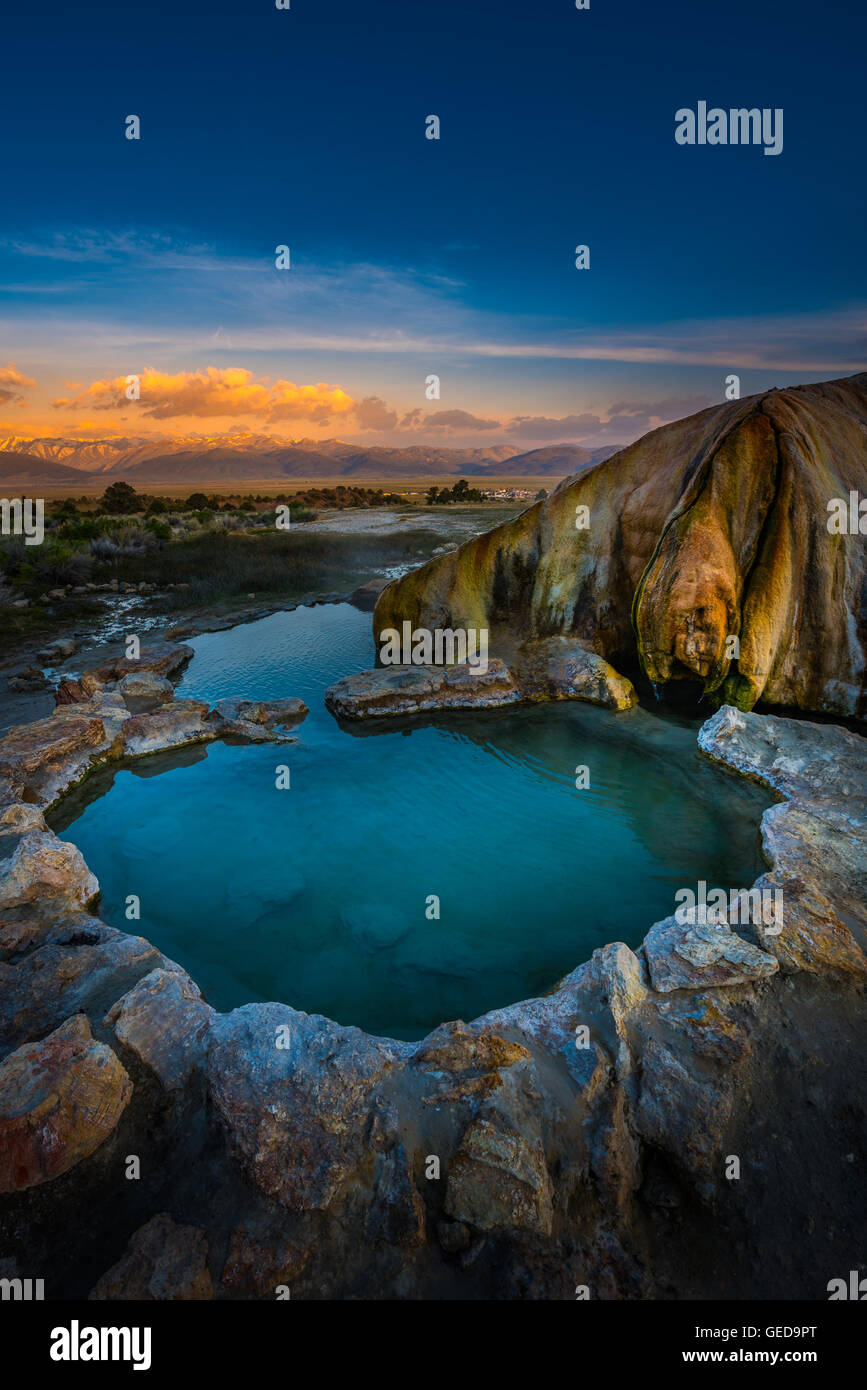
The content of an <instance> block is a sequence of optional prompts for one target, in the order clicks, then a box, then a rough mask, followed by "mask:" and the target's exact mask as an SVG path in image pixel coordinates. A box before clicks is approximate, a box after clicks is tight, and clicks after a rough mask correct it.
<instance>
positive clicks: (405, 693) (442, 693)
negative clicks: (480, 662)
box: [325, 659, 521, 719]
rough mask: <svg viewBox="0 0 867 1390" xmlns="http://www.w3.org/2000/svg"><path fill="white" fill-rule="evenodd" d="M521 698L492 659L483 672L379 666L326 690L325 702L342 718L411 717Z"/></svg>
mask: <svg viewBox="0 0 867 1390" xmlns="http://www.w3.org/2000/svg"><path fill="white" fill-rule="evenodd" d="M520 699H521V692H520V690H519V689H518V686H517V684H516V683H515V680H514V679H513V677H512V675H511V672H510V671H509V670H508V668H507V667H506V666H505V665H504V663H503V662H502V661H499V660H497V659H492V660H490V661H489V662H488V667H487V670H486V671H485V672H482V671H480V670H479V669H478V667H475V666H470V665H469V663H468V662H464V663H463V664H460V665H457V666H384V667H382V668H381V669H378V670H375V671H361V672H360V673H359V674H358V675H356V676H344V677H343V679H342V680H339V681H338V682H337V683H336V685H332V686H331V687H330V688H329V689H328V690H326V692H325V703H326V705H327V707H328V709H330V710H331V713H332V714H335V715H337V716H338V717H339V718H342V719H363V718H366V717H369V716H371V715H389V714H413V713H418V712H419V711H421V710H430V709H495V708H497V707H498V706H500V705H511V704H514V703H515V702H516V701H517V700H520Z"/></svg>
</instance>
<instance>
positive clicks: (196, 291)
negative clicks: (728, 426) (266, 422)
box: [0, 0, 867, 442]
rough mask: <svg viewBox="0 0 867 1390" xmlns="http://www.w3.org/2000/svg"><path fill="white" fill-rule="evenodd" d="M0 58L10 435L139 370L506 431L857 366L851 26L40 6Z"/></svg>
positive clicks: (797, 8) (600, 8) (613, 5)
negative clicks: (736, 144) (686, 136)
mask: <svg viewBox="0 0 867 1390" xmlns="http://www.w3.org/2000/svg"><path fill="white" fill-rule="evenodd" d="M4 40H5V42H4V50H5V54H6V62H5V64H4V81H3V85H2V89H0V168H2V173H3V188H4V191H5V194H6V197H5V198H4V202H3V207H2V210H0V283H2V289H0V293H2V307H0V335H2V336H0V367H2V365H3V363H4V362H5V361H6V360H7V359H10V360H12V361H14V362H15V363H16V364H17V369H18V371H19V372H20V373H23V374H26V375H28V376H29V377H30V379H32V380H35V381H36V383H37V385H36V387H33V388H26V389H25V391H24V397H23V401H21V402H19V403H16V402H14V401H13V402H11V403H10V404H9V405H7V404H5V403H3V402H2V397H0V418H2V422H3V423H4V424H5V425H7V426H8V427H14V429H15V430H16V431H18V430H19V414H20V420H21V422H26V421H28V420H30V419H31V416H32V415H33V411H34V410H36V407H37V405H39V406H41V405H42V403H43V396H42V395H41V394H40V393H41V392H42V391H43V386H44V387H45V389H46V390H47V395H45V396H44V401H45V402H47V401H48V400H49V399H51V398H52V395H56V394H57V391H56V390H54V389H53V388H54V387H55V386H59V387H60V389H61V392H62V393H63V394H64V398H65V399H68V400H72V399H73V398H74V392H73V393H70V392H68V391H67V392H63V386H62V383H63V380H66V379H74V380H75V381H76V382H77V383H85V384H86V383H88V382H90V381H91V379H98V378H106V379H109V378H111V377H113V376H114V375H115V374H125V373H126V372H127V371H135V370H137V369H138V370H141V369H143V368H144V367H146V366H150V367H153V368H155V369H156V370H157V371H161V372H167V373H169V372H175V373H176V372H181V371H190V372H194V371H202V370H204V369H205V368H206V367H207V366H208V365H213V366H215V367H217V368H224V367H226V366H239V367H244V368H247V369H249V370H250V371H251V372H252V373H253V377H254V378H255V380H257V381H258V380H260V379H262V378H264V377H266V376H267V377H269V378H270V379H271V380H274V379H276V378H278V377H280V378H284V379H291V381H293V382H296V383H308V382H325V383H331V384H335V385H339V386H340V387H341V389H342V390H343V391H345V392H347V393H350V394H351V395H352V396H353V398H355V399H359V398H361V397H364V396H366V395H371V394H372V395H376V396H379V397H382V398H384V399H385V400H386V402H387V404H388V406H389V407H391V406H395V407H396V408H397V410H398V412H399V414H403V412H405V411H406V410H409V409H412V408H414V407H416V406H419V407H421V408H422V409H426V410H431V409H432V408H433V407H432V406H431V405H430V404H428V403H427V402H426V401H425V400H424V396H423V392H422V394H421V399H419V400H416V399H415V395H417V394H418V392H417V391H416V387H415V384H414V383H416V382H418V381H419V380H421V382H422V383H423V379H424V376H425V375H426V374H427V372H428V371H430V372H436V371H438V370H439V371H441V373H442V375H443V381H444V391H443V400H442V401H441V402H440V407H441V408H445V406H446V405H447V404H448V405H449V406H451V407H455V406H458V405H459V406H460V407H461V408H463V409H465V410H467V411H469V412H473V413H475V415H476V416H477V417H479V416H481V417H486V418H490V419H496V420H498V421H503V420H506V419H507V418H509V417H510V416H511V415H513V414H514V415H517V414H521V415H536V414H537V413H538V414H540V415H543V416H545V417H546V418H551V417H553V418H556V417H557V416H558V414H559V415H560V416H564V417H566V416H568V415H569V414H570V412H571V413H577V414H581V413H582V412H587V411H590V412H595V413H596V414H597V415H601V416H602V417H604V416H605V414H606V411H607V410H608V409H609V408H610V405H611V404H612V403H615V402H616V401H618V399H619V400H620V401H621V402H622V401H626V402H629V403H630V405H634V404H636V403H640V402H645V403H652V402H653V401H658V402H665V401H666V400H669V399H671V400H674V399H677V400H681V399H682V400H684V401H688V400H693V399H695V400H698V399H699V398H707V399H717V398H719V397H720V396H721V394H722V385H721V383H722V378H723V376H724V375H725V372H726V371H727V370H733V371H738V370H740V373H741V376H742V380H743V389H744V391H747V390H756V389H761V388H763V387H764V386H765V385H769V384H777V383H781V382H784V381H790V380H808V379H817V378H820V377H822V376H833V375H842V374H846V372H848V371H855V370H858V369H859V368H861V367H862V366H863V365H864V355H865V343H867V329H865V316H864V313H863V308H864V304H865V301H867V293H865V269H864V266H865V261H867V257H865V236H864V225H865V177H864V128H865V119H864V118H865V77H864V57H865V52H867V42H865V41H867V10H865V7H864V6H863V5H862V4H860V3H856V0H848V3H846V4H843V3H833V0H832V2H831V3H827V0H826V3H822V4H814V3H807V0H792V2H791V3H785V4H784V3H782V2H781V0H773V3H768V0H765V3H761V0H752V3H747V2H746V0H728V3H726V4H724V5H722V4H720V5H712V4H709V3H696V0H691V2H690V3H687V0H677V2H676V3H668V4H653V3H644V4H640V3H637V0H591V9H590V10H589V11H587V12H579V11H576V9H575V8H574V3H573V0H526V3H517V0H463V3H458V2H457V0H437V3H435V4H430V5H427V4H424V3H420V2H419V0H415V2H414V3H411V2H410V0H403V3H397V0H388V2H387V3H383V0H365V3H359V0H292V8H291V10H289V11H278V10H277V9H276V8H274V6H273V4H271V5H269V4H268V3H266V0H259V3H253V4H251V3H249V0H247V3H244V4H225V3H215V4H192V3H175V4H150V5H134V6H125V5H122V4H116V3H115V4H89V5H85V6H81V7H80V6H74V7H73V6H70V5H68V4H67V5H60V4H56V3H48V4H44V5H40V6H39V7H38V8H36V7H33V8H30V9H29V12H28V8H27V7H23V6H22V7H17V12H12V13H9V14H8V15H7V16H6V18H5V20H4ZM699 99H704V100H707V102H708V103H709V105H718V106H720V107H723V108H729V107H736V106H749V107H752V106H757V107H774V108H775V107H782V108H783V109H784V112H785V117H784V149H783V153H782V154H781V155H779V156H778V157H768V156H765V155H764V154H763V153H762V150H761V148H709V147H704V148H699V147H697V148H683V147H681V146H678V145H677V144H676V143H675V141H674V112H675V110H676V109H677V108H679V107H682V106H692V107H695V105H696V103H697V102H698V100H699ZM130 113H135V114H137V115H139V116H140V117H141V120H142V139H141V141H140V142H131V141H127V140H126V139H125V138H124V135H123V128H124V127H123V122H124V117H125V116H126V115H127V114H130ZM430 113H436V114H437V115H439V117H440V118H441V122H442V138H441V140H440V141H439V142H434V141H428V140H426V139H425V138H424V118H425V116H426V115H428V114H430ZM281 242H286V243H288V244H289V245H290V246H291V250H292V261H293V269H292V271H291V272H286V273H283V275H282V276H280V275H278V273H277V272H275V271H274V270H273V256H274V247H275V246H276V245H277V244H278V243H281ZM578 242H586V243H588V244H589V245H590V247H591V269H590V271H589V272H578V271H576V270H575V268H574V263H573V262H574V256H573V248H574V247H575V245H576V243H578ZM48 253H51V254H48ZM173 258H174V259H173ZM287 274H288V275H291V276H292V283H291V287H290V286H289V285H288V283H287V281H286V278H285V276H286V275H287ZM686 321H689V323H690V325H691V326H690V327H689V328H688V329H684V328H683V324H684V323H685V322H686ZM371 341H373V342H374V343H375V346H374V347H373V348H372V350H368V348H369V347H370V344H371ZM600 344H601V345H602V349H603V351H602V352H601V355H600V357H598V358H597V357H595V356H592V355H591V356H586V355H583V354H584V353H585V352H586V351H589V352H590V353H592V352H593V351H594V345H600ZM633 344H634V346H635V348H636V349H637V350H638V360H637V361H636V360H631V359H632V358H634V357H635V353H632V352H631V351H630V346H631V345H633ZM576 347H577V348H578V349H579V350H580V352H581V354H582V355H580V356H578V357H577V358H576V357H575V356H574V355H570V351H571V350H572V349H575V348H576ZM498 348H502V350H503V351H502V354H501V355H500V354H499V352H498ZM528 348H529V349H530V351H525V349H528ZM645 348H649V349H650V355H649V356H648V353H647V352H643V351H642V349H645ZM859 353H860V359H859ZM612 354H613V355H612ZM708 359H712V360H708ZM447 379H448V381H449V385H450V391H449V394H448V396H447V394H446V391H445V383H446V380H447ZM0 384H2V382H0ZM49 388H51V389H49ZM414 393H415V394H414ZM28 406H30V407H32V409H31V415H27V414H26V411H27V408H28ZM37 413H39V412H38V411H37ZM44 413H45V411H44V410H42V414H44ZM663 413H664V412H663ZM55 415H56V418H57V420H58V422H59V423H60V422H62V423H63V424H64V426H69V425H71V423H72V420H73V416H72V414H68V415H64V414H63V412H62V411H61V412H60V413H57V412H55ZM75 418H76V419H77V418H78V417H77V416H76V417H75ZM105 418H106V419H107V418H108V417H107V416H106V417H105ZM143 423H147V422H146V421H143ZM230 423H231V422H230ZM242 423H245V424H252V423H255V422H253V421H249V420H244V421H242ZM332 423H334V424H339V425H340V428H339V429H337V428H334V429H330V430H329V429H328V428H323V429H319V430H318V432H319V433H328V432H331V433H336V432H339V433H341V434H350V435H352V434H353V433H357V424H356V422H353V421H351V420H350V419H349V418H348V417H347V418H345V419H344V420H342V421H339V422H332ZM188 424H189V421H188V420H186V419H185V421H184V426H185V427H186V426H187V425H188ZM281 428H284V429H286V430H288V431H289V432H294V433H303V432H306V426H305V427H304V428H298V429H296V428H295V425H294V424H293V423H292V422H290V423H289V424H285V423H284V424H283V425H281ZM441 432H442V431H441V430H439V429H437V433H441ZM471 432H472V433H473V435H474V437H476V436H478V440H477V442H484V438H483V437H482V436H483V432H481V431H480V430H478V429H473V430H472V431H471ZM554 432H555V433H556V430H555V431H554ZM578 432H579V433H580V431H578ZM386 433H388V431H386ZM548 433H549V434H550V427H548ZM572 433H573V435H574V434H575V429H572ZM590 433H591V434H592V433H593V431H592V430H591V431H590ZM604 433H605V432H604V430H603V431H602V434H604ZM384 437H385V434H383V438H384ZM544 437H546V436H545V433H544V430H542V427H541V426H540V433H539V442H543V440H544ZM576 437H577V435H576ZM599 437H602V436H601V435H600V436H599Z"/></svg>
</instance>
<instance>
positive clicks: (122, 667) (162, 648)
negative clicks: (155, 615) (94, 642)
mask: <svg viewBox="0 0 867 1390" xmlns="http://www.w3.org/2000/svg"><path fill="white" fill-rule="evenodd" d="M193 655H194V653H193V649H192V647H188V646H186V645H184V644H183V643H180V644H179V645H177V646H172V644H171V643H169V642H156V643H154V644H153V645H152V646H150V647H142V649H141V651H140V652H139V655H138V657H137V658H136V659H135V660H134V659H133V658H132V657H127V656H118V657H114V658H112V660H111V661H105V662H103V664H102V665H101V666H97V667H95V668H94V670H93V672H92V673H91V674H92V675H95V676H96V677H97V678H98V679H99V680H101V681H102V682H103V683H104V684H106V685H109V684H112V683H113V682H115V681H120V680H123V678H124V676H127V675H130V674H131V673H133V672H138V673H141V672H142V671H153V672H154V674H155V675H157V676H165V677H166V678H167V679H168V680H174V679H175V678H176V677H177V676H179V675H180V674H181V672H182V671H183V669H184V667H185V666H186V664H187V662H188V661H191V660H192V658H193Z"/></svg>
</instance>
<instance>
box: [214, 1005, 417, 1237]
mask: <svg viewBox="0 0 867 1390" xmlns="http://www.w3.org/2000/svg"><path fill="white" fill-rule="evenodd" d="M211 1039H212V1042H211V1051H210V1056H209V1061H208V1079H209V1085H210V1089H211V1094H212V1096H213V1099H214V1103H215V1105H216V1108H217V1112H218V1114H219V1116H220V1119H221V1121H222V1123H223V1126H224V1128H225V1130H226V1134H227V1136H228V1139H229V1143H230V1146H231V1148H232V1151H233V1153H234V1155H235V1156H236V1158H237V1159H238V1160H239V1161H240V1162H241V1163H242V1165H243V1167H244V1168H245V1170H246V1172H247V1174H248V1176H249V1178H250V1180H251V1181H252V1182H254V1183H255V1184H256V1185H257V1186H258V1187H259V1188H260V1189H261V1190H262V1191H263V1192H265V1193H266V1194H267V1195H268V1196H270V1197H273V1198H275V1199H276V1200H277V1201H278V1202H281V1203H282V1204H283V1205H284V1206H286V1207H288V1208H289V1209H290V1210H293V1211H308V1210H311V1209H320V1208H323V1207H326V1206H327V1205H328V1204H329V1202H330V1201H331V1199H332V1198H333V1196H334V1194H335V1192H336V1191H337V1189H338V1187H339V1186H340V1184H341V1182H342V1181H343V1180H344V1178H345V1177H346V1176H347V1175H348V1174H349V1173H350V1172H351V1171H352V1170H353V1169H354V1168H355V1167H357V1165H358V1164H359V1163H360V1162H361V1161H362V1160H363V1158H364V1156H365V1153H366V1145H365V1129H366V1126H367V1125H368V1124H369V1122H370V1116H371V1106H372V1100H373V1094H374V1090H375V1088H376V1086H377V1083H379V1082H380V1081H381V1080H382V1079H383V1077H384V1076H385V1074H386V1073H387V1072H389V1071H390V1070H391V1069H392V1068H393V1067H394V1065H395V1064H396V1063H397V1062H399V1061H400V1060H402V1059H404V1058H406V1057H407V1056H408V1055H409V1054H410V1053H411V1052H412V1046H411V1045H410V1044H402V1043H395V1042H391V1041H389V1040H387V1039H380V1038H371V1037H368V1036H367V1034H365V1033H362V1032H361V1030H360V1029H358V1028H341V1027H340V1026H339V1025H338V1024H336V1023H332V1022H330V1020H328V1019H325V1018H320V1017H319V1016H318V1015H316V1014H303V1013H297V1012H296V1011H295V1010H294V1009H290V1008H287V1007H286V1006H285V1005H281V1004H248V1005H245V1006H244V1007H243V1008H241V1009H235V1010H234V1012H233V1013H230V1014H218V1015H217V1017H216V1019H215V1020H214V1024H213V1027H212V1029H211ZM278 1043H280V1044H281V1045H280V1046H278Z"/></svg>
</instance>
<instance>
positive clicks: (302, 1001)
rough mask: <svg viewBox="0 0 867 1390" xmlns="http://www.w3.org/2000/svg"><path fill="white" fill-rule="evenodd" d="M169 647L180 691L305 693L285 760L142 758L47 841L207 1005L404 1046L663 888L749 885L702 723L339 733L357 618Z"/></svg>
mask: <svg viewBox="0 0 867 1390" xmlns="http://www.w3.org/2000/svg"><path fill="white" fill-rule="evenodd" d="M191 645H192V646H193V647H194V649H195V653H196V655H195V658H194V660H193V661H192V662H191V664H190V666H189V667H188V669H187V672H186V675H185V676H184V678H183V680H182V682H181V685H180V688H179V693H180V694H182V695H185V696H198V697H201V698H204V699H207V700H209V701H211V703H213V702H214V701H216V700H218V699H220V698H221V697H222V696H226V695H242V696H251V697H255V698H259V699H273V698H276V697H277V696H284V695H298V696H301V698H302V699H303V700H304V701H305V702H306V703H307V704H308V705H309V707H310V714H309V715H308V717H307V719H306V720H305V722H304V723H303V724H302V725H301V726H300V728H299V729H298V730H297V733H298V736H299V738H298V742H297V743H294V744H290V745H288V746H284V747H279V746H275V745H268V744H266V745H256V746H235V747H232V746H228V745H226V744H223V743H216V744H211V745H208V746H203V747H199V748H194V749H187V750H183V751H181V752H179V753H176V754H172V755H165V754H164V755H157V756H156V757H154V758H149V759H142V760H140V761H137V762H134V763H132V764H129V765H128V766H125V767H121V768H119V769H118V770H117V771H115V772H114V773H113V774H107V775H106V774H98V775H97V777H96V778H94V779H92V781H91V783H89V784H88V785H87V788H86V790H85V793H84V795H82V794H80V793H79V795H78V796H77V798H71V799H68V800H67V802H66V803H65V804H64V805H63V806H62V807H61V808H59V811H58V813H57V814H55V816H54V818H53V823H54V825H55V827H56V828H58V829H62V831H63V833H64V835H65V837H66V838H67V839H71V840H73V841H74V842H75V843H76V844H77V845H79V846H80V848H81V850H82V851H83V853H84V856H85V859H86V860H87V863H88V864H89V866H90V867H91V869H93V871H94V872H95V873H96V875H97V877H98V878H99V882H100V886H101V889H102V907H101V911H102V915H103V916H104V917H105V919H106V920H107V921H109V922H111V923H113V924H114V925H116V926H118V927H121V928H123V929H126V930H135V931H137V932H141V934H142V935H143V936H146V937H147V938H148V939H149V940H151V941H152V942H153V943H154V944H155V945H156V946H158V947H159V948H160V950H162V951H164V952H165V953H166V954H167V955H168V956H171V957H172V958H173V959H174V960H177V961H178V962H180V963H181V964H182V965H183V966H184V967H185V968H186V969H187V970H188V971H189V972H190V974H191V975H192V976H193V978H194V979H195V980H196V981H197V983H198V984H199V985H200V987H201V989H202V991H203V993H204V994H205V996H206V998H207V999H208V1000H209V1001H210V1002H211V1003H212V1004H213V1005H215V1007H217V1008H218V1009H231V1008H234V1007H236V1006H237V1005H239V1004H245V1003H249V1002H251V1001H254V1000H272V999H273V1000H280V1001H282V1002H284V1003H287V1004H291V1005H292V1006H293V1007H295V1008H298V1009H303V1010H306V1011H307V1012H311V1013H322V1014H326V1015H327V1016H328V1017H330V1018H334V1019H337V1020H338V1021H339V1022H341V1023H354V1024H358V1025H359V1026H360V1027H362V1028H365V1029H367V1030H368V1031H370V1032H374V1033H383V1034H388V1035H391V1036H393V1037H402V1038H417V1037H421V1036H422V1035H423V1034H424V1033H425V1032H427V1031H428V1030H429V1029H430V1028H432V1027H434V1026H435V1025H436V1024H437V1023H439V1022H441V1021H442V1020H444V1019H450V1018H464V1019H471V1018H474V1017H476V1016H477V1015H478V1014H480V1013H482V1012H484V1011H485V1010H487V1009H491V1008H496V1007H498V1006H500V1005H504V1004H508V1003H512V1002H515V1001H517V1000H519V999H522V998H526V997H527V996H530V995H533V994H538V993H541V992H544V991H545V990H547V989H549V988H551V987H552V986H553V985H554V984H555V983H556V981H557V980H558V979H559V978H560V977H561V976H562V975H563V974H565V973H566V972H567V971H569V970H571V969H573V968H574V967H575V966H576V965H578V964H580V963H581V962H582V961H583V960H586V959H587V958H588V957H589V956H590V954H591V953H592V951H593V950H594V949H595V948H596V947H597V946H601V945H603V944H604V943H605V942H607V941H626V942H627V943H628V944H630V945H632V946H636V945H638V944H639V943H640V941H641V940H642V938H643V936H644V934H645V932H646V931H647V928H648V926H649V925H650V923H651V922H653V921H655V920H657V919H658V918H661V917H665V916H667V915H668V914H669V913H670V912H672V911H673V910H674V894H675V891H676V889H677V888H679V887H686V886H691V885H692V886H694V885H695V884H696V883H697V881H698V880H699V879H705V880H707V881H708V883H709V884H712V885H713V886H721V887H725V888H730V887H740V886H747V885H749V884H750V883H751V882H752V881H753V879H754V878H755V877H756V875H757V874H758V873H760V872H761V870H762V868H763V862H762V859H761V854H760V850H759V838H758V821H759V818H760V816H761V812H762V810H763V808H764V807H765V806H766V805H767V802H768V794H767V793H766V792H763V791H761V790H760V789H758V788H756V787H753V786H751V785H750V784H748V783H746V782H742V781H739V780H736V779H734V778H732V777H731V776H729V775H728V774H726V773H724V772H721V771H719V770H717V769H716V768H714V767H713V766H712V765H710V764H709V763H707V762H706V760H704V759H703V758H702V757H701V756H700V755H699V753H698V751H697V749H696V742H695V738H696V732H697V729H698V727H699V724H698V721H695V720H686V719H683V718H676V717H673V716H670V715H666V714H665V713H664V712H663V711H662V709H659V710H645V709H636V710H633V711H630V712H629V713H626V714H620V715H612V714H610V713H608V712H606V711H603V710H598V709H595V708H593V707H592V706H589V705H582V704H577V703H574V704H573V703H569V704H548V705H537V706H531V707H521V708H513V709H507V710H498V711H490V712H484V711H479V712H478V713H474V712H454V713H450V714H441V715H436V716H427V717H420V718H416V719H412V720H401V721H399V722H398V721H394V722H391V721H390V722H389V723H388V725H383V724H381V723H379V722H378V721H373V722H372V723H367V724H364V725H362V726H358V727H352V728H349V727H341V726H340V725H338V724H337V723H336V722H335V720H334V719H332V717H331V716H330V715H329V714H328V712H327V711H326V709H325V707H324V704H323V694H324V691H325V689H326V687H327V686H328V685H330V684H331V683H332V682H333V681H335V680H337V679H338V677H340V676H342V675H345V674H347V673H348V672H352V671H357V670H362V669H364V668H365V667H369V666H371V665H373V661H374V646H373V639H372V635H371V620H370V615H369V614H365V613H360V612H358V611H357V610H356V609H354V608H352V607H350V606H349V605H348V604H343V603H340V604H334V605H327V606H321V607H316V608H297V609H295V610H294V611H292V612H287V613H277V614H274V615H272V616H271V617H269V618H264V619H262V620H261V621H259V622H256V623H251V624H248V625H246V626H242V627H237V628H234V629H232V630H230V631H228V632H220V633H213V634H209V635H205V636H202V637H199V638H196V639H195V640H194V641H193V642H192V643H191ZM279 764H287V765H288V766H289V768H290V775H291V786H290V788H289V789H288V790H278V789H277V787H276V776H275V770H276V768H277V766H278V765H279ZM579 765H586V766H587V767H588V768H589V773H590V786H589V787H588V788H586V789H584V790H579V789H577V788H576V785H575V780H576V779H575V769H576V767H577V766H579ZM130 894H136V895H137V896H138V897H139V898H140V900H141V920H140V921H139V922H137V923H135V924H133V925H131V924H130V923H129V922H127V921H126V918H125V915H124V904H125V901H126V898H127V896H128V895H130ZM432 895H436V896H437V897H438V898H439V901H440V915H439V919H438V920H435V919H434V920H431V919H429V917H428V916H427V915H426V904H427V902H428V900H429V899H430V898H431V896H432Z"/></svg>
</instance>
